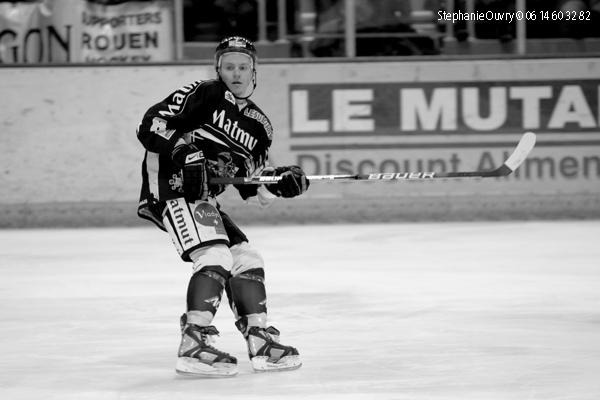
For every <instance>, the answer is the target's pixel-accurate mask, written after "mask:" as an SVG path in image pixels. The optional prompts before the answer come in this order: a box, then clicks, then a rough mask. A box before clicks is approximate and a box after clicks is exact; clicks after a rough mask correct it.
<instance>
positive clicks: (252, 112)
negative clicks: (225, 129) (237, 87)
mask: <svg viewBox="0 0 600 400" xmlns="http://www.w3.org/2000/svg"><path fill="white" fill-rule="evenodd" d="M244 115H245V116H246V117H249V118H252V119H254V120H256V121H258V122H259V123H260V124H262V126H263V128H264V129H265V132H266V133H267V136H268V137H269V140H273V125H272V124H271V120H269V117H267V116H266V114H265V113H264V112H263V110H261V109H260V107H258V106H257V105H256V103H254V102H250V104H249V105H248V107H246V108H245V109H244Z"/></svg>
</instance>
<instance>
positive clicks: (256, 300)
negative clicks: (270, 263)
mask: <svg viewBox="0 0 600 400" xmlns="http://www.w3.org/2000/svg"><path fill="white" fill-rule="evenodd" d="M264 279H265V272H264V270H263V269H262V268H255V269H250V270H247V271H244V272H243V273H241V274H239V275H236V276H234V277H232V278H230V279H229V281H228V282H227V297H228V298H229V305H230V306H231V309H232V310H233V312H234V314H235V316H236V319H237V320H239V321H242V320H243V322H242V323H243V325H245V326H247V325H251V326H260V327H265V325H266V322H267V321H266V319H267V293H266V289H265V283H264ZM238 328H240V327H239V326H238ZM240 330H241V331H242V333H244V334H246V332H244V331H245V330H246V329H244V330H242V329H240Z"/></svg>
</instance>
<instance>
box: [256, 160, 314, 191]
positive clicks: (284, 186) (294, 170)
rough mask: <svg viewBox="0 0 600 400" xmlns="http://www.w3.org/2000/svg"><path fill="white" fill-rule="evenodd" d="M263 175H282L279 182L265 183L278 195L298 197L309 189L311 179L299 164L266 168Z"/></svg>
mask: <svg viewBox="0 0 600 400" xmlns="http://www.w3.org/2000/svg"><path fill="white" fill-rule="evenodd" d="M261 175H263V176H281V180H279V181H278V182H277V183H273V184H270V185H265V186H266V187H267V189H268V190H269V191H270V192H271V193H273V194H274V195H276V196H278V197H285V198H290V197H296V196H299V195H301V194H302V193H304V192H306V191H307V190H308V187H309V186H310V181H309V180H308V179H307V178H306V174H305V173H304V171H302V168H300V167H299V166H297V165H290V166H288V167H277V168H274V169H273V168H265V170H264V171H263V172H262V174H261Z"/></svg>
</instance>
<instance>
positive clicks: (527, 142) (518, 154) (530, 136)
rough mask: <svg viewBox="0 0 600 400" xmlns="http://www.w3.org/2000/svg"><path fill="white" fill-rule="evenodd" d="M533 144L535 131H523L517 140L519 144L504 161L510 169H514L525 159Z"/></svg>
mask: <svg viewBox="0 0 600 400" xmlns="http://www.w3.org/2000/svg"><path fill="white" fill-rule="evenodd" d="M533 146H535V133H533V132H525V133H524V134H523V136H522V137H521V140H519V144H517V147H516V148H515V151H513V153H512V154H511V155H510V157H508V159H507V160H506V161H505V162H504V165H506V166H507V167H508V168H510V169H511V171H514V170H516V169H517V168H519V166H520V165H521V164H522V163H523V161H525V159H526V158H527V156H528V155H529V153H530V152H531V150H532V149H533Z"/></svg>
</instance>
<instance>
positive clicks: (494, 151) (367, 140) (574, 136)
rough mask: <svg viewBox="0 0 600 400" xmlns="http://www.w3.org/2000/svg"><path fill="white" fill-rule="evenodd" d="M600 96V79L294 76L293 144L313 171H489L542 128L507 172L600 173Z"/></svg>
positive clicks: (546, 175)
mask: <svg viewBox="0 0 600 400" xmlns="http://www.w3.org/2000/svg"><path fill="white" fill-rule="evenodd" d="M599 97H600V79H577V80H571V79H565V80H560V79H557V80H552V81H548V80H543V81H542V80H530V79H524V80H509V81H502V82H499V81H472V82H448V81H439V82H421V83H394V82H389V83H369V82H367V83H362V84H358V83H352V84H345V83H340V84H292V85H290V87H289V105H290V107H289V115H290V122H289V125H290V146H289V150H290V151H291V152H292V153H293V154H294V156H295V159H296V162H297V163H298V164H299V165H301V166H302V167H303V168H305V169H306V170H307V171H309V172H310V173H314V174H348V173H371V172H409V171H437V172H449V171H452V172H456V171H466V170H467V171H468V170H491V169H495V168H497V167H498V166H500V165H501V164H502V162H503V161H504V159H506V158H507V157H508V155H509V154H510V151H511V150H512V148H513V147H514V145H515V144H516V143H517V141H518V138H519V137H520V136H521V135H522V134H523V133H524V132H525V131H534V132H535V133H537V134H538V138H539V143H538V146H537V147H538V149H536V152H535V154H533V155H532V157H530V158H529V159H528V160H527V161H526V162H525V164H524V165H523V166H522V167H521V168H520V169H519V170H518V171H517V172H516V173H515V175H514V176H512V177H510V178H509V179H511V180H527V181H537V182H540V181H544V180H559V181H563V180H573V179H578V178H579V179H595V180H598V179H599V178H600V153H599V152H598V146H600V135H599V131H600V129H599V127H600V117H599V110H600V103H599ZM573 148H578V149H577V151H576V152H574V151H573Z"/></svg>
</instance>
